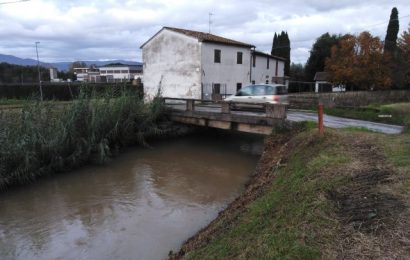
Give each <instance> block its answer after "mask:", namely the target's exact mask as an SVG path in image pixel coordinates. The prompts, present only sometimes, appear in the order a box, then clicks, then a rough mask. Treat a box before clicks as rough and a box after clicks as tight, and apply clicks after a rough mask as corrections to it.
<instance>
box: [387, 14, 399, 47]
mask: <svg viewBox="0 0 410 260" xmlns="http://www.w3.org/2000/svg"><path fill="white" fill-rule="evenodd" d="M398 33H399V12H398V11H397V8H396V7H394V8H393V9H392V10H391V14H390V20H389V25H388V26H387V33H386V39H385V41H384V51H385V52H390V53H391V54H392V55H394V54H395V51H396V49H397V34H398Z"/></svg>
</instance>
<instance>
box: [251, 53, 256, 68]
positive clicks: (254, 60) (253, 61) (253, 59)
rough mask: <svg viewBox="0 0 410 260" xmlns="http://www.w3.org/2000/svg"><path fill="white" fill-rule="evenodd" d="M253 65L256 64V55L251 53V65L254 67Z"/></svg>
mask: <svg viewBox="0 0 410 260" xmlns="http://www.w3.org/2000/svg"><path fill="white" fill-rule="evenodd" d="M255 65H256V55H255V54H253V57H252V66H253V67H255Z"/></svg>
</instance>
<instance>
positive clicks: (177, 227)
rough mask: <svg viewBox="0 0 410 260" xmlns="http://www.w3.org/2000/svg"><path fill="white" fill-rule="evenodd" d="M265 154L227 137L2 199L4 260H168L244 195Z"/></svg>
mask: <svg viewBox="0 0 410 260" xmlns="http://www.w3.org/2000/svg"><path fill="white" fill-rule="evenodd" d="M257 147H262V142H261V139H260V138H256V139H255V138H254V137H250V136H230V135H221V134H220V133H217V134H215V135H207V136H201V137H200V138H198V136H195V137H191V138H184V139H179V140H173V141H163V142H161V143H156V144H154V149H133V150H131V151H129V152H127V153H125V154H123V155H121V156H120V157H119V158H116V159H115V160H114V161H113V162H111V163H110V164H108V165H106V166H93V167H85V168H82V169H81V170H78V171H75V172H71V173H67V174H62V175H58V176H53V177H51V178H49V179H44V180H41V181H39V182H37V183H35V184H32V185H28V186H25V187H21V188H18V189H15V190H11V191H9V192H6V193H2V194H0V259H112V258H118V259H161V258H164V257H166V255H167V253H168V251H169V250H176V249H178V247H179V246H180V244H181V243H182V242H183V241H184V240H185V239H187V238H188V237H189V236H191V235H192V234H194V233H195V232H196V231H197V230H199V229H200V228H201V227H203V226H204V225H206V224H207V223H209V221H211V220H212V219H213V218H214V217H215V215H216V214H217V212H218V211H219V210H220V209H221V208H222V207H224V206H225V205H226V204H227V203H228V202H229V201H230V200H232V199H233V198H234V197H235V196H236V195H237V194H238V192H239V191H240V190H241V188H242V187H243V184H244V183H245V182H246V180H247V178H248V176H249V174H251V173H252V171H253V169H254V167H255V165H256V160H257V157H256V156H254V155H252V154H255V153H258V152H256V151H257ZM241 151H242V152H241ZM259 152H260V151H259Z"/></svg>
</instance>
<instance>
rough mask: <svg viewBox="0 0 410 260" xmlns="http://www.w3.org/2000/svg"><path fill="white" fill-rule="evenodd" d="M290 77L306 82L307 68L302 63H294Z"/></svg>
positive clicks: (291, 66)
mask: <svg viewBox="0 0 410 260" xmlns="http://www.w3.org/2000/svg"><path fill="white" fill-rule="evenodd" d="M289 76H290V78H291V79H292V80H296V81H302V80H305V67H304V66H303V64H301V63H293V62H292V64H291V65H290V70H289Z"/></svg>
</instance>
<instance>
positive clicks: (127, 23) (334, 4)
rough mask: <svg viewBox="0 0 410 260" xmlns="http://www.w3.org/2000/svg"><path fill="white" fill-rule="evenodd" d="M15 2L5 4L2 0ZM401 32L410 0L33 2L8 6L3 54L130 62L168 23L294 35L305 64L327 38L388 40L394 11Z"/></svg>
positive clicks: (3, 9)
mask: <svg viewBox="0 0 410 260" xmlns="http://www.w3.org/2000/svg"><path fill="white" fill-rule="evenodd" d="M10 1H13V0H0V3H4V2H10ZM394 6H396V7H397V8H398V10H399V17H400V32H402V31H403V30H405V29H407V28H408V26H409V23H410V5H409V0H398V1H395V0H372V1H369V0H339V1H331V0H310V1H303V0H286V1H268V0H254V1H245V0H243V1H240V0H218V1H213V0H200V1H195V0H123V1H115V0H30V1H27V2H21V3H14V4H2V5H0V17H1V19H0V53H1V54H10V55H15V56H18V57H22V58H35V57H36V53H35V45H34V42H36V41H40V42H41V43H40V45H39V53H40V59H41V60H42V61H45V62H55V61H75V60H106V59H126V60H132V61H141V50H140V49H139V47H140V46H141V44H142V43H144V42H145V41H146V40H148V39H149V38H150V37H151V36H152V35H153V34H154V33H156V32H157V31H158V30H160V29H161V28H162V27H163V26H172V27H179V28H185V29H191V30H199V31H205V32H207V31H208V18H209V15H208V14H209V13H210V12H211V13H213V15H212V25H211V32H212V33H214V34H217V35H220V36H224V37H227V38H232V39H235V40H239V41H243V42H246V43H250V44H254V45H256V46H257V49H258V50H261V51H265V52H270V49H271V45H272V37H273V35H274V33H275V32H280V31H282V30H284V31H287V32H288V34H289V38H290V41H291V47H292V51H291V57H292V62H296V63H299V62H300V63H305V62H306V60H307V58H308V56H309V50H310V48H311V46H312V44H313V42H314V40H315V39H316V38H317V37H319V36H320V35H321V34H323V33H326V32H330V33H337V34H338V33H342V34H344V33H355V34H357V33H359V32H361V31H364V30H368V31H370V32H371V33H372V34H373V35H377V36H380V37H381V38H382V39H384V37H385V33H386V27H387V23H388V20H389V16H390V12H391V9H392V8H393V7H394Z"/></svg>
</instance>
